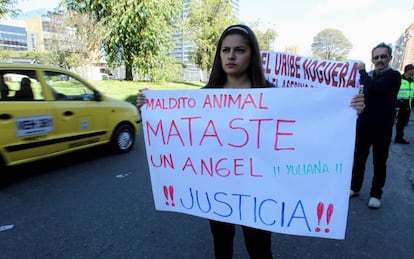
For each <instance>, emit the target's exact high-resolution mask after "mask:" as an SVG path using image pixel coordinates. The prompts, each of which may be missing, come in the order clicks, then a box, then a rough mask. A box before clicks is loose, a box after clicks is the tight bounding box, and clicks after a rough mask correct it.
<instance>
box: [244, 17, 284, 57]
mask: <svg viewBox="0 0 414 259" xmlns="http://www.w3.org/2000/svg"><path fill="white" fill-rule="evenodd" d="M249 26H250V28H251V29H252V30H253V31H254V34H255V35H256V38H257V41H258V42H259V47H260V50H271V51H272V50H274V43H275V40H276V37H277V36H278V35H277V32H276V31H275V30H274V29H272V28H267V29H266V30H265V31H263V30H261V29H260V27H262V26H261V22H260V20H257V21H255V22H253V23H252V24H249Z"/></svg>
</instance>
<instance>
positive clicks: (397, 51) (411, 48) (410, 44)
mask: <svg viewBox="0 0 414 259" xmlns="http://www.w3.org/2000/svg"><path fill="white" fill-rule="evenodd" d="M407 64H414V23H412V24H411V25H410V26H408V28H407V29H406V30H405V32H404V33H403V34H402V35H401V36H400V37H399V38H398V40H397V41H396V43H395V46H394V55H393V61H392V64H391V66H392V67H393V68H394V69H397V70H400V71H401V72H402V71H403V70H404V67H405V66H406V65H407Z"/></svg>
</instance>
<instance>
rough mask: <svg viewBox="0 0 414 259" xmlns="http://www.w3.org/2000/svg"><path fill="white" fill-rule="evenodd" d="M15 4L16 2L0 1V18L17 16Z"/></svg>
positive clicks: (14, 0)
mask: <svg viewBox="0 0 414 259" xmlns="http://www.w3.org/2000/svg"><path fill="white" fill-rule="evenodd" d="M16 4H17V0H0V18H1V17H4V16H6V15H10V16H15V15H17V14H19V12H20V11H19V10H18V9H16Z"/></svg>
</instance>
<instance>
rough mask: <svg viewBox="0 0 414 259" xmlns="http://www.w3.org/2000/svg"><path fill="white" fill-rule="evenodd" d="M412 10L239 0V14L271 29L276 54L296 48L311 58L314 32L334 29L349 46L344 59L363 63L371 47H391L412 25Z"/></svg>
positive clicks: (379, 1)
mask: <svg viewBox="0 0 414 259" xmlns="http://www.w3.org/2000/svg"><path fill="white" fill-rule="evenodd" d="M413 6H414V1H413V0H288V1H286V0H254V1H252V0H240V13H239V14H240V17H241V19H242V20H243V21H244V22H252V21H257V20H259V21H260V23H261V24H262V26H263V27H271V28H273V29H274V30H275V31H276V32H277V34H278V37H277V38H276V44H275V50H276V51H284V49H285V47H286V46H289V45H296V46H298V54H299V55H303V56H311V47H310V46H311V44H312V42H313V38H314V37H315V36H316V34H317V33H318V32H321V31H323V30H324V29H328V28H332V29H338V30H340V31H342V33H343V34H344V36H345V37H346V38H347V39H348V40H349V41H350V42H351V43H352V45H353V48H352V50H351V53H350V55H349V56H348V59H352V60H360V61H364V62H365V63H367V62H370V58H371V50H372V48H373V47H374V46H376V45H377V44H378V43H381V42H385V43H388V44H389V43H391V44H395V42H396V41H397V39H398V38H399V37H400V36H401V35H402V34H403V33H404V32H405V30H406V29H407V28H408V27H409V26H410V25H411V23H412V22H414V19H413V18H414V10H413Z"/></svg>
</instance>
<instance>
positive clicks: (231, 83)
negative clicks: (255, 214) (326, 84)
mask: <svg viewBox="0 0 414 259" xmlns="http://www.w3.org/2000/svg"><path fill="white" fill-rule="evenodd" d="M265 87H274V85H272V84H271V83H269V82H267V81H266V79H265V77H264V72H263V68H262V64H261V59H260V49H259V44H258V42H257V39H256V36H255V35H254V33H253V31H252V30H251V29H250V28H249V27H248V26H245V25H241V24H237V25H232V26H230V27H228V28H227V29H226V30H224V32H223V33H222V35H221V37H220V39H219V41H218V44H217V50H216V54H215V57H214V63H213V68H212V71H211V75H210V79H209V81H208V83H207V85H206V86H205V87H204V89H206V88H238V89H240V88H265ZM145 102H146V99H145V95H144V94H143V93H142V92H141V91H140V92H139V93H138V95H137V107H138V108H140V107H141V106H142V105H144V104H145ZM351 106H352V107H354V108H355V109H356V110H357V112H358V113H360V112H362V110H363V108H364V97H363V95H362V94H360V95H356V96H354V98H353V99H352V101H351ZM210 229H211V233H212V234H213V240H214V254H215V257H216V258H220V259H221V258H232V257H233V239H234V235H235V225H234V224H230V223H223V222H218V221H214V220H210ZM242 229H243V235H244V240H245V244H246V248H247V251H248V253H249V255H250V258H260V259H267V258H273V257H272V248H271V232H268V231H264V230H259V229H255V228H251V227H246V226H242Z"/></svg>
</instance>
